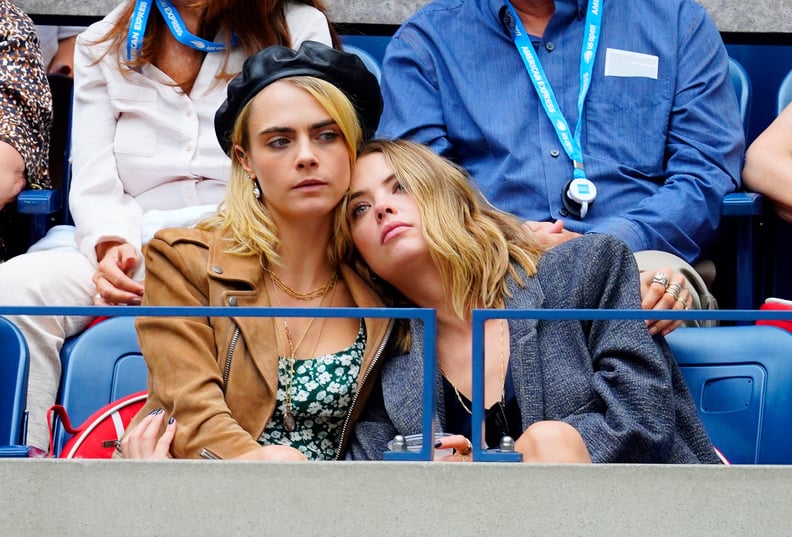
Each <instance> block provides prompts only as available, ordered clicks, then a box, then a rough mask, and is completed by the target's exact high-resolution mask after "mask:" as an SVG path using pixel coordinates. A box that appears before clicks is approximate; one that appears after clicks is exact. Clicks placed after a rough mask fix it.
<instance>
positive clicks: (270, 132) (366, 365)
mask: <svg viewBox="0 0 792 537" xmlns="http://www.w3.org/2000/svg"><path fill="white" fill-rule="evenodd" d="M381 108H382V100H381V97H380V93H379V86H378V84H377V81H376V78H375V77H374V75H372V74H370V73H369V72H368V71H367V70H366V68H365V67H364V66H363V63H362V62H361V61H360V60H359V59H358V58H357V57H356V56H354V55H351V54H347V53H344V52H341V51H338V50H335V49H331V48H329V47H326V46H324V45H321V44H319V43H314V42H306V43H304V44H303V45H302V46H301V47H300V49H299V50H298V51H296V52H295V51H293V50H291V49H289V48H286V47H270V48H267V49H265V50H263V51H261V52H259V53H257V54H255V55H254V56H252V57H250V58H249V59H248V60H247V61H246V62H245V64H244V67H243V70H242V72H241V73H240V74H239V75H238V76H237V77H236V78H235V79H234V80H233V81H232V82H231V83H230V84H229V86H228V98H227V99H226V102H225V103H224V104H223V106H221V108H220V110H219V111H218V112H217V115H216V118H215V131H216V134H217V138H218V140H219V142H220V145H221V146H222V147H223V149H224V150H225V151H227V152H228V154H229V155H230V157H231V159H232V162H233V164H232V171H231V179H230V181H229V187H228V193H227V195H226V197H225V199H224V201H223V203H222V204H221V206H220V208H219V209H218V211H217V213H216V214H214V215H213V216H211V217H209V218H208V219H206V220H204V221H202V222H201V223H200V224H199V225H198V226H197V229H168V230H163V231H160V232H159V233H157V234H156V235H155V237H154V239H153V240H152V241H151V242H150V243H149V246H148V249H147V252H146V292H145V294H144V296H143V304H144V305H152V306H153V305H168V306H240V307H241V306H245V307H251V306H277V307H281V306H282V307H313V308H315V307H322V306H326V307H330V306H332V307H354V306H361V307H378V306H381V302H380V301H379V299H378V298H377V296H376V295H375V294H374V293H373V292H372V291H371V290H370V289H369V288H368V287H367V286H365V285H364V284H363V283H362V281H361V280H360V279H359V277H358V276H357V275H356V273H355V272H354V271H353V270H351V269H350V268H349V267H347V266H346V265H344V264H343V263H342V260H343V259H345V258H347V257H348V253H347V252H345V251H344V249H343V248H344V243H343V242H342V241H341V239H340V237H341V235H340V233H339V229H340V224H341V219H342V218H343V214H341V213H340V202H341V200H342V198H343V196H344V194H345V193H346V191H347V189H348V188H349V178H350V173H351V168H352V166H353V164H354V160H355V154H356V150H357V148H358V145H359V144H360V143H361V141H362V140H363V138H364V133H370V132H373V130H374V129H375V127H376V124H377V121H378V119H379V114H380V111H381ZM361 125H362V128H361ZM390 324H391V323H390V321H389V320H387V319H337V318H327V319H311V318H267V317H263V318H262V317H230V318H229V317H215V318H196V317H183V318H176V317H144V318H140V319H139V320H138V323H137V328H138V333H139V339H140V343H141V348H142V350H143V354H144V356H145V358H146V362H147V364H148V366H149V370H150V374H149V397H148V402H147V404H146V406H145V407H144V408H143V410H142V411H141V412H140V414H139V415H138V416H137V417H136V419H135V421H134V422H133V425H135V424H137V423H140V422H141V421H143V420H144V419H145V420H148V421H147V422H146V423H145V424H143V425H142V426H141V427H139V428H136V430H135V431H136V432H135V433H134V434H133V435H132V436H135V435H143V436H146V435H149V436H150V437H151V438H153V437H154V436H155V435H158V434H159V432H160V430H159V429H160V428H159V427H156V426H155V427H148V425H150V424H152V423H155V424H157V423H162V422H164V421H165V420H164V419H163V418H165V417H167V418H168V420H167V421H169V422H170V423H171V425H170V426H169V427H167V431H169V433H168V434H173V431H174V429H175V428H174V422H176V421H178V424H179V427H178V430H176V432H175V436H174V437H173V443H172V445H171V447H170V454H171V455H172V456H173V457H177V458H197V457H204V458H223V459H228V458H245V459H256V460H295V459H297V460H301V459H305V458H308V459H315V460H327V459H334V458H338V457H340V456H342V455H343V454H344V452H345V450H346V446H347V443H348V440H349V436H350V433H351V430H352V425H353V423H354V421H355V419H356V417H357V416H358V415H359V414H360V411H361V409H362V407H363V405H364V403H365V402H366V399H367V396H368V393H369V392H370V391H371V389H372V387H373V383H374V382H375V380H376V378H377V374H376V372H377V369H378V367H379V363H380V358H381V356H382V354H383V349H384V346H385V343H386V341H387V336H388V334H389V333H390ZM152 412H154V414H151V413H152ZM149 416H150V417H149ZM158 416H159V418H157V417H158ZM155 418H157V419H155ZM166 438H167V434H166ZM140 445H142V446H146V442H145V439H144V441H143V442H142V444H140ZM136 446H138V447H139V443H137V442H130V436H129V435H128V436H127V437H126V438H125V439H124V440H123V441H122V447H121V449H122V451H124V450H126V451H127V453H125V456H128V457H134V456H136V455H137V453H136V452H135V450H136V449H137V448H136Z"/></svg>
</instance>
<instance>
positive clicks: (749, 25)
mask: <svg viewBox="0 0 792 537" xmlns="http://www.w3.org/2000/svg"><path fill="white" fill-rule="evenodd" d="M325 2H326V4H327V5H328V6H329V8H330V16H331V18H332V20H333V21H335V22H353V23H370V24H400V23H401V22H402V21H403V20H404V19H405V18H406V17H408V16H409V15H410V14H411V13H413V12H414V11H415V10H416V9H418V8H419V7H421V6H423V5H424V4H427V3H428V0H325ZM118 3H119V0H16V4H17V5H19V6H20V7H22V8H23V9H24V10H26V11H27V12H28V13H31V14H38V15H51V14H66V15H91V16H99V15H102V14H104V13H107V12H108V11H109V10H110V9H112V8H113V7H115V6H116V5H117V4H118ZM700 3H701V4H702V5H704V6H705V7H706V8H707V9H708V10H709V12H710V14H711V15H712V16H713V18H714V19H715V22H716V23H717V24H718V27H719V28H720V30H721V31H722V32H788V33H792V2H790V1H789V0H750V1H745V0H700Z"/></svg>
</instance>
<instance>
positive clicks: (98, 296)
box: [94, 293, 102, 300]
mask: <svg viewBox="0 0 792 537" xmlns="http://www.w3.org/2000/svg"><path fill="white" fill-rule="evenodd" d="M94 300H102V293H96V294H95V295H94Z"/></svg>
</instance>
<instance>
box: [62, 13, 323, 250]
mask: <svg viewBox="0 0 792 537" xmlns="http://www.w3.org/2000/svg"><path fill="white" fill-rule="evenodd" d="M125 7H126V2H125V3H124V4H122V5H120V6H118V7H117V8H116V9H114V10H113V11H112V12H111V13H110V14H109V15H107V17H105V18H104V19H103V20H101V21H99V22H97V23H95V24H93V25H91V26H90V27H89V28H88V29H87V30H86V31H85V32H84V33H82V34H80V36H79V37H78V38H77V45H76V47H75V54H74V109H73V126H72V148H71V158H72V169H73V179H72V184H71V189H70V192H69V205H70V210H71V213H72V217H73V218H74V222H75V225H76V228H77V229H76V240H77V245H78V247H79V248H80V251H82V253H83V254H85V255H86V256H88V258H89V259H92V260H96V253H95V250H94V249H95V247H96V245H97V244H98V243H100V242H104V241H109V240H113V241H116V240H120V241H123V242H127V243H130V244H132V245H133V246H135V247H136V248H137V250H138V252H140V249H141V246H142V245H143V244H145V242H147V239H148V238H150V236H151V235H152V234H153V231H156V229H159V228H161V227H166V226H167V227H171V226H188V225H192V224H194V223H195V221H196V220H197V219H198V218H199V217H200V216H201V215H202V214H205V213H206V212H208V211H210V210H213V209H214V208H215V207H216V206H217V204H218V203H219V202H220V201H221V199H222V198H223V196H224V195H225V191H226V185H227V182H228V177H229V174H230V169H231V161H230V159H229V158H228V156H227V155H225V154H224V153H223V151H222V149H221V148H220V145H219V143H218V142H217V138H216V137H215V130H214V115H215V112H216V111H217V109H218V108H219V106H220V105H221V104H222V103H223V101H224V100H225V97H226V86H227V82H223V81H220V80H218V79H217V78H216V76H217V75H218V74H219V73H220V72H221V71H222V69H223V66H224V61H225V55H224V54H222V53H209V54H206V56H205V58H204V61H203V64H202V65H201V69H200V72H199V73H198V77H197V79H196V80H195V84H194V86H193V88H192V91H191V92H190V94H189V95H187V94H184V93H183V92H181V91H180V89H179V88H178V87H177V86H176V85H175V83H174V81H173V80H172V79H171V78H170V77H168V76H167V75H165V74H164V73H163V72H162V71H160V70H159V69H157V68H156V67H154V66H152V65H146V66H144V68H143V69H142V70H141V72H135V71H131V72H130V71H124V72H122V71H121V70H119V67H118V60H117V58H116V56H114V55H112V54H106V55H105V51H106V50H107V49H108V44H107V43H101V44H97V41H98V40H99V39H100V38H101V37H102V36H103V35H105V34H106V33H107V31H108V30H109V29H110V28H111V26H112V25H113V24H114V22H115V21H116V20H117V19H118V17H119V16H120V14H121V12H122V11H123V10H124V8H125ZM285 13H286V22H287V24H288V26H289V32H290V34H291V37H292V46H294V47H295V48H296V47H299V45H300V44H301V43H302V42H303V41H306V40H313V41H319V42H322V43H325V44H326V45H331V38H330V31H329V26H328V21H327V19H326V18H325V16H324V15H323V14H322V13H321V12H320V11H318V10H316V9H314V8H312V7H310V6H307V5H305V4H297V3H287V4H286V10H285ZM121 53H122V54H124V53H125V50H124V47H122V51H121ZM245 58H246V55H245V53H244V52H243V51H242V50H241V48H239V47H238V48H235V49H234V50H232V51H231V52H230V53H229V55H228V63H227V64H226V65H225V68H226V71H227V72H229V73H237V72H239V71H241V69H242V63H243V62H244V60H245ZM144 228H146V229H147V232H146V237H145V238H144V237H143V233H144ZM152 228H154V229H152Z"/></svg>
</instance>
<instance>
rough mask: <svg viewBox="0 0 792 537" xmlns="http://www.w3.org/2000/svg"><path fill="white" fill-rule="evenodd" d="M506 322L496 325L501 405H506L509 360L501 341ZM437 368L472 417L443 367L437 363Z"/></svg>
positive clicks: (470, 411)
mask: <svg viewBox="0 0 792 537" xmlns="http://www.w3.org/2000/svg"><path fill="white" fill-rule="evenodd" d="M506 322H507V321H506V320H505V319H501V320H500V321H499V323H498V324H499V326H500V335H499V356H498V357H499V361H500V372H501V400H500V402H501V404H502V405H505V404H506V362H508V360H509V358H508V356H506V355H505V353H504V352H503V340H504V338H503V325H504V324H505V323H506ZM438 367H439V368H440V373H442V374H443V376H444V377H445V378H446V380H448V383H449V384H450V385H451V387H452V388H454V394H456V398H457V401H459V404H460V405H461V406H462V408H463V409H464V410H465V412H467V413H468V414H470V415H472V414H473V411H472V410H471V409H470V407H469V406H467V405H466V404H465V401H464V400H463V399H462V394H460V393H459V389H457V387H456V385H454V383H453V382H451V380H450V379H449V378H448V375H446V372H445V371H444V370H443V366H441V365H439V363H438Z"/></svg>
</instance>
